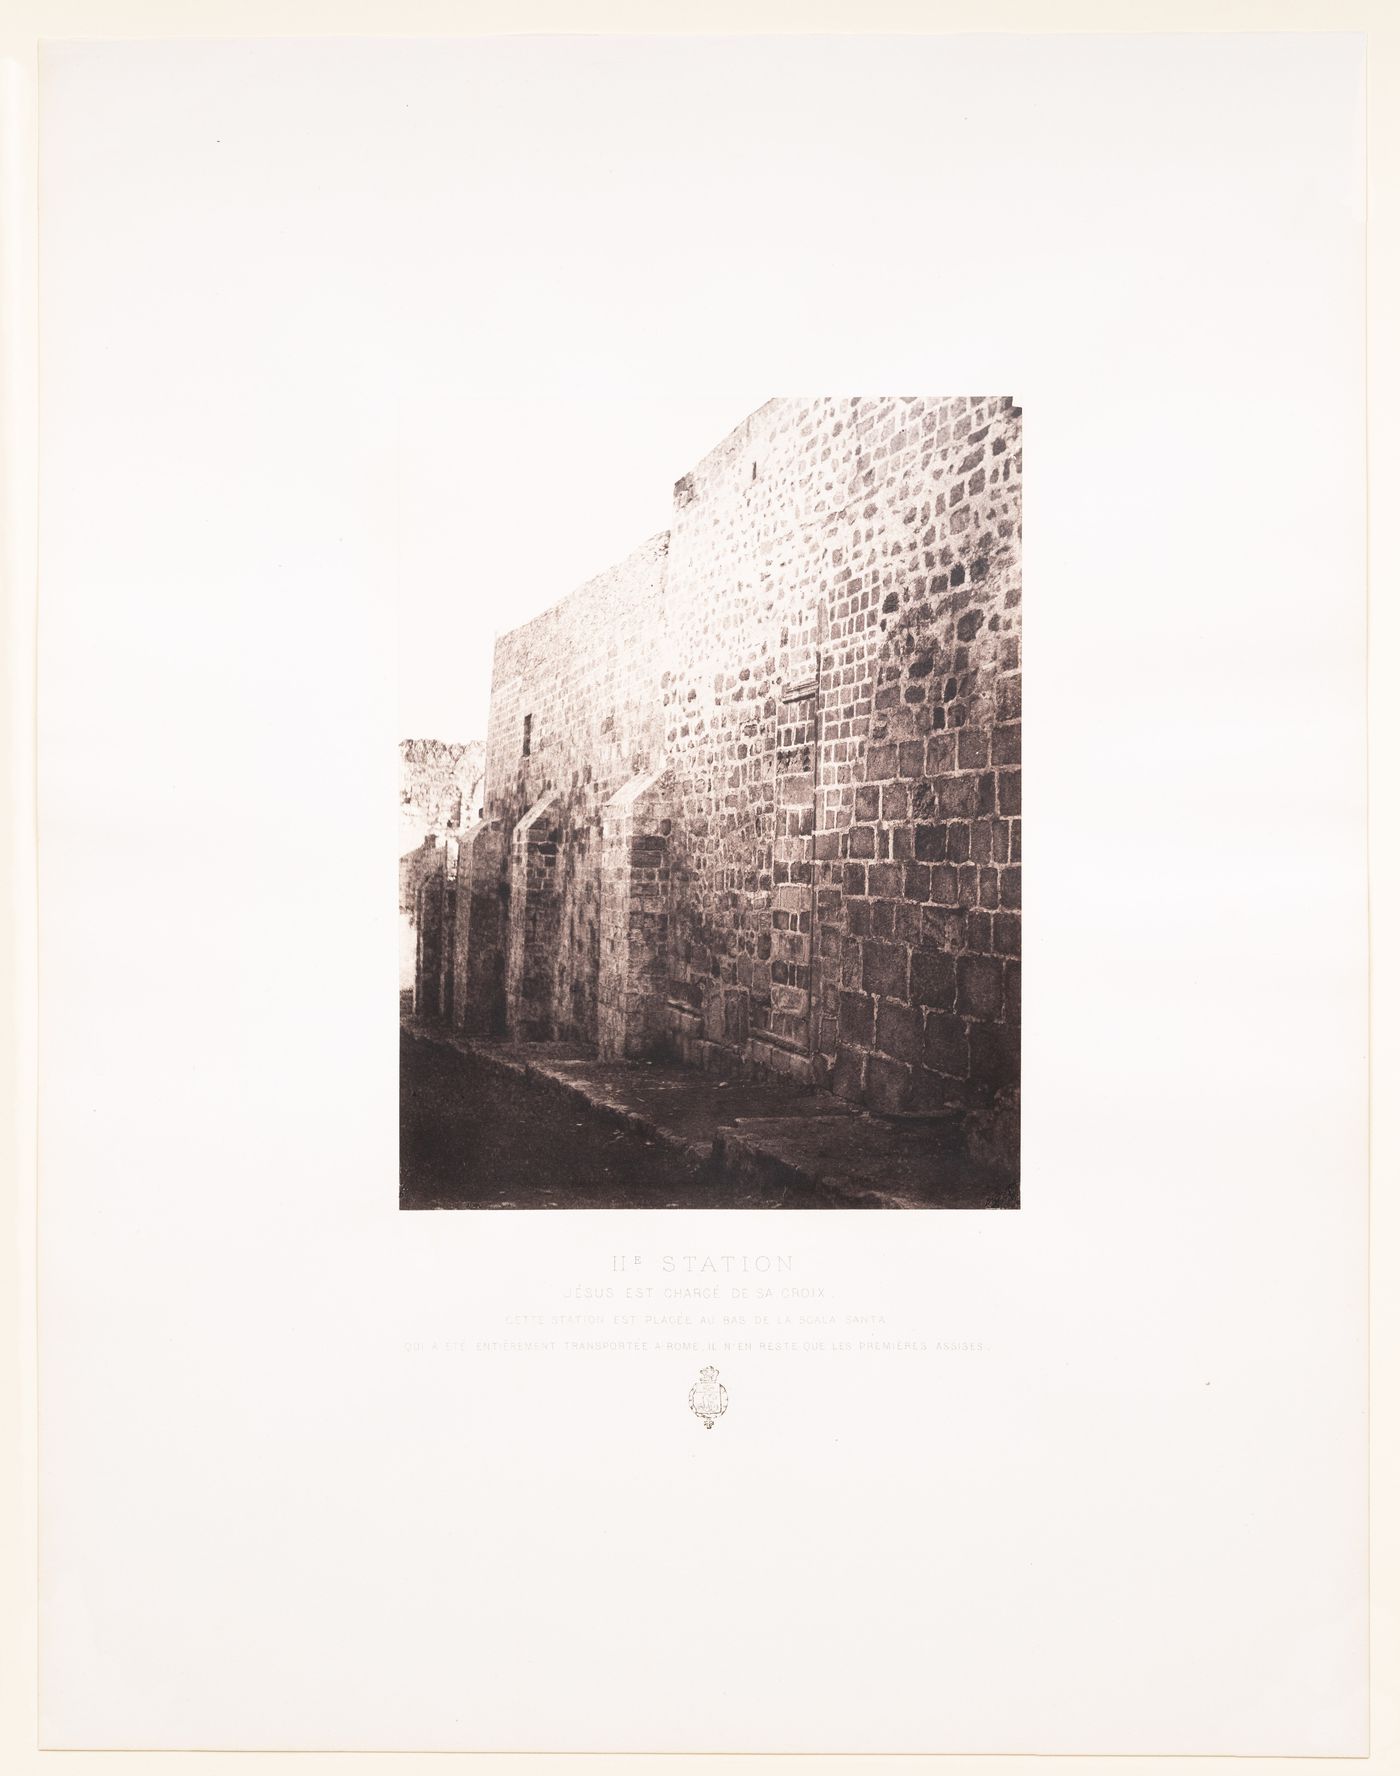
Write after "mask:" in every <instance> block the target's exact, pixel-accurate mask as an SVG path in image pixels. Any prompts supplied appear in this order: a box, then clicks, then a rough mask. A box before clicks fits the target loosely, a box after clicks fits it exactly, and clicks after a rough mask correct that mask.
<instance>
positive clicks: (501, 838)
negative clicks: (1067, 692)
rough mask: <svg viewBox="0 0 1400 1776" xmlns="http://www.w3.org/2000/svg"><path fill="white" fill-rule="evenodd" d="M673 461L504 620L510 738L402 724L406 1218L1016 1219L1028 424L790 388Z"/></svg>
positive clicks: (922, 402) (489, 725) (1001, 399)
mask: <svg viewBox="0 0 1400 1776" xmlns="http://www.w3.org/2000/svg"><path fill="white" fill-rule="evenodd" d="M678 467H680V468H681V469H682V470H683V472H680V473H679V474H678V473H677V468H678ZM655 474H656V481H657V483H658V487H659V489H660V490H661V491H662V492H663V493H664V490H665V489H666V488H667V487H669V488H670V489H671V491H670V519H669V525H668V526H667V528H665V529H663V530H661V531H660V532H659V533H658V534H654V535H651V536H649V537H646V538H644V539H643V538H639V539H638V541H637V543H636V546H635V547H634V548H633V549H632V551H631V552H630V553H629V554H627V555H626V556H625V557H624V558H623V559H620V560H616V561H614V562H613V563H612V564H610V565H607V566H603V567H602V568H601V571H594V572H593V573H592V576H591V577H586V570H585V573H584V574H581V575H580V581H579V582H576V583H575V584H574V585H573V586H572V587H571V586H568V585H565V586H561V587H560V588H559V596H558V599H557V602H554V603H551V604H550V605H549V606H548V607H547V608H545V609H543V610H541V611H540V612H539V614H537V615H534V616H533V617H531V618H530V619H529V620H527V621H525V622H522V623H521V624H519V625H518V626H512V627H508V628H503V630H502V631H501V632H498V633H496V634H495V635H494V636H493V635H491V634H490V633H488V632H487V631H486V624H487V623H488V622H489V620H490V616H489V613H490V612H491V611H492V610H493V608H494V609H499V608H500V607H499V605H497V606H493V605H492V604H491V602H490V601H487V602H484V603H483V605H482V613H483V614H482V619H481V622H482V632H481V633H480V635H479V637H478V638H477V648H478V650H479V651H480V652H482V653H484V652H486V651H487V650H491V671H490V694H489V711H488V714H487V717H486V724H485V731H484V732H470V731H466V730H465V729H463V730H462V731H457V732H450V733H439V734H434V735H426V734H415V735H413V736H411V737H407V738H405V739H404V740H403V741H402V744H401V748H400V752H401V761H400V762H401V788H400V797H401V803H400V828H399V841H400V862H399V929H400V980H399V989H400V1019H401V1025H402V1034H401V1057H400V1205H401V1207H403V1208H411V1209H413V1208H498V1209H524V1208H593V1209H599V1208H794V1209H857V1208H859V1209H867V1208H885V1209H921V1208H933V1209H955V1208H966V1209H1006V1208H1016V1207H1018V1206H1019V1201H1020V1131H1019V1118H1020V1061H1021V1051H1020V1001H1021V961H1020V958H1021V906H1022V889H1021V768H1020V764H1021V678H1022V659H1021V591H1022V576H1021V474H1022V453H1021V409H1020V407H1019V406H1018V405H1017V404H1016V401H1015V400H1014V398H1013V397H1011V396H1009V395H999V396H981V395H969V396H961V395H953V396H915V395H902V396H886V397H877V396H868V397H867V396H856V397H823V398H816V399H797V398H783V399H777V400H771V401H769V402H767V403H766V404H765V405H763V406H761V407H759V408H758V409H757V410H756V411H753V412H751V413H749V414H747V415H746V416H745V415H744V414H742V413H738V414H736V415H735V424H734V428H733V430H732V431H731V432H730V433H729V434H728V436H726V437H724V438H722V439H721V440H720V441H719V442H718V443H717V444H716V445H715V446H714V448H713V449H712V450H710V452H709V454H708V455H705V456H704V457H703V459H702V460H700V461H698V462H695V463H693V464H690V465H675V464H672V463H666V462H658V463H657V464H656V467H655ZM407 645H408V649H409V653H410V667H409V670H410V671H411V669H412V668H411V659H412V649H413V648H415V647H417V648H427V649H431V648H432V647H433V646H434V638H433V637H432V636H428V635H415V636H412V637H411V638H410V640H409V642H408V644H407ZM469 714H470V712H469V711H468V710H466V709H464V711H463V719H466V718H467V717H468V716H469Z"/></svg>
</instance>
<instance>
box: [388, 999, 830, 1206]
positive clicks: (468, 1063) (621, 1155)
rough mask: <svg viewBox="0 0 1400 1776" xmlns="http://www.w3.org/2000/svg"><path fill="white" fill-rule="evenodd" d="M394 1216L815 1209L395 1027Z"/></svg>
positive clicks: (814, 1201)
mask: <svg viewBox="0 0 1400 1776" xmlns="http://www.w3.org/2000/svg"><path fill="white" fill-rule="evenodd" d="M399 1206H400V1207H401V1208H405V1209H676V1208H682V1209H736V1208H739V1209H764V1208H772V1209H776V1208H788V1209H793V1208H825V1207H829V1206H830V1205H829V1203H828V1202H826V1201H824V1200H823V1199H821V1198H820V1197H818V1196H816V1195H815V1194H813V1195H811V1196H807V1195H806V1194H805V1193H804V1192H802V1191H801V1189H800V1187H796V1186H786V1187H785V1186H781V1185H776V1186H765V1185H764V1184H762V1183H758V1182H754V1181H751V1180H746V1179H734V1178H732V1177H729V1176H727V1175H726V1174H725V1173H724V1172H723V1171H722V1170H721V1169H720V1168H718V1167H717V1166H714V1165H713V1164H711V1165H706V1166H696V1165H693V1164H691V1163H690V1162H688V1161H687V1160H686V1159H685V1157H684V1156H683V1155H681V1154H678V1153H676V1152H675V1151H674V1150H673V1149H672V1148H669V1147H667V1146H664V1145H663V1144H661V1143H659V1142H653V1141H650V1140H648V1139H647V1138H646V1137H645V1136H643V1135H640V1134H637V1133H634V1132H633V1131H631V1130H627V1129H619V1128H616V1127H614V1126H612V1125H610V1124H609V1122H608V1121H607V1120H606V1119H605V1118H604V1117H602V1116H600V1115H597V1114H596V1113H593V1112H590V1111H589V1110H588V1109H587V1108H586V1107H584V1106H580V1105H575V1104H571V1103H567V1102H564V1101H562V1100H560V1099H559V1098H558V1097H557V1096H555V1095H554V1094H551V1093H549V1092H545V1091H540V1090H538V1089H533V1088H532V1087H531V1086H530V1085H529V1083H528V1082H526V1081H524V1080H521V1079H517V1078H511V1077H508V1076H503V1075H502V1074H501V1073H500V1072H499V1071H498V1070H495V1069H492V1068H489V1067H486V1066H484V1065H483V1064H482V1063H481V1062H480V1061H477V1060H475V1059H474V1058H473V1057H472V1056H471V1055H469V1054H463V1053H461V1052H459V1051H457V1050H454V1049H450V1048H447V1047H444V1046H442V1045H441V1044H438V1043H434V1042H429V1041H424V1040H422V1039H421V1038H418V1037H415V1036H413V1035H411V1034H409V1033H408V1032H405V1033H404V1035H403V1037H402V1040H401V1043H400V1050H399Z"/></svg>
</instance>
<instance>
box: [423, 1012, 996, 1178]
mask: <svg viewBox="0 0 1400 1776" xmlns="http://www.w3.org/2000/svg"><path fill="white" fill-rule="evenodd" d="M399 1102H400V1129H399V1204H400V1207H401V1208H406V1209H832V1208H864V1209H917V1208H950V1209H951V1208H980V1209H991V1208H1015V1207H1016V1206H1017V1203H1018V1191H1017V1186H1016V1184H1015V1182H1014V1180H1009V1179H1007V1178H1006V1177H1004V1176H1003V1175H1002V1174H1000V1173H997V1172H994V1171H991V1170H990V1169H989V1168H987V1167H985V1166H980V1165H977V1164H974V1163H973V1162H972V1161H971V1160H969V1159H968V1158H967V1157H966V1155H965V1154H964V1153H963V1151H962V1147H961V1136H960V1130H959V1128H958V1126H957V1124H956V1122H946V1123H927V1122H920V1123H896V1122H886V1121H883V1120H880V1119H877V1118H872V1117H868V1116H864V1115H861V1114H858V1113H856V1112H854V1111H853V1110H851V1109H850V1108H848V1107H847V1106H845V1105H843V1104H841V1103H840V1102H839V1101H838V1100H836V1099H834V1098H832V1097H831V1096H830V1095H829V1094H828V1093H825V1092H816V1091H811V1090H804V1089H802V1088H800V1087H796V1086H792V1085H788V1084H784V1083H781V1082H761V1081H752V1080H739V1079H735V1080H725V1079H721V1078H717V1077H716V1076H715V1075H713V1074H708V1073H698V1072H695V1071H694V1070H692V1069H688V1068H681V1067H668V1066H661V1065H655V1066H653V1065H649V1064H646V1063H640V1062H612V1063H610V1062H603V1061H598V1060H597V1059H595V1058H593V1057H591V1056H590V1055H589V1054H588V1052H587V1051H586V1050H585V1049H583V1048H580V1047H576V1046H572V1045H569V1044H552V1043H530V1044H504V1043H502V1044H486V1043H476V1042H471V1041H467V1040H463V1039H461V1038H456V1037H453V1036H451V1035H449V1034H448V1032H447V1031H445V1030H444V1029H443V1028H442V1027H441V1026H440V1025H435V1024H431V1023H428V1022H426V1021H424V1020H420V1019H407V1020H405V1022H404V1027H403V1033H402V1038H401V1044H400V1061H399Z"/></svg>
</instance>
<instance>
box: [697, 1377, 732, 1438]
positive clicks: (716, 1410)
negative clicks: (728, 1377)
mask: <svg viewBox="0 0 1400 1776" xmlns="http://www.w3.org/2000/svg"><path fill="white" fill-rule="evenodd" d="M728 1404H729V1395H728V1394H727V1393H726V1392H725V1391H724V1384H723V1382H721V1380H720V1378H719V1370H718V1369H711V1368H705V1369H702V1370H701V1371H700V1379H699V1381H697V1382H696V1384H695V1386H694V1387H693V1388H691V1390H690V1410H691V1411H692V1412H693V1413H694V1414H695V1416H696V1417H697V1418H698V1419H699V1420H700V1422H701V1423H702V1424H703V1425H704V1427H705V1429H706V1430H707V1431H712V1430H713V1429H714V1428H715V1420H716V1419H717V1418H719V1417H720V1416H721V1415H722V1414H723V1412H724V1410H725V1408H726V1407H727V1406H728Z"/></svg>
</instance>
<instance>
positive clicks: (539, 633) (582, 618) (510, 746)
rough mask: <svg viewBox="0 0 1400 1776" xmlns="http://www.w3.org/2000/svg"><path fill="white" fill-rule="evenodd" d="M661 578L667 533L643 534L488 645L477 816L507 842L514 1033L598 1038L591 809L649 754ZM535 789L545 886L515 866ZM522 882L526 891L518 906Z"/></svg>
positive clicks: (642, 766) (599, 836)
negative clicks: (547, 830) (547, 800)
mask: <svg viewBox="0 0 1400 1776" xmlns="http://www.w3.org/2000/svg"><path fill="white" fill-rule="evenodd" d="M665 574H666V538H665V537H664V536H660V537H654V538H653V539H652V540H651V541H650V542H648V543H644V544H643V545H642V547H641V548H639V549H637V550H635V551H634V552H633V553H632V554H631V555H629V556H628V558H627V559H626V560H625V561H623V562H620V563H619V564H618V565H617V566H616V567H614V568H610V569H609V570H608V572H606V573H603V574H599V575H598V577H597V578H596V579H593V580H590V581H589V582H588V584H587V585H585V586H583V587H581V588H580V589H579V590H578V591H577V592H575V593H574V594H573V595H572V596H571V597H569V598H565V599H563V600H562V601H561V602H560V603H559V604H556V605H554V606H553V607H552V608H551V609H549V610H547V611H545V612H544V613H543V614H542V615H541V616H539V617H536V618H535V620H534V621H533V622H531V623H527V624H525V625H524V626H523V627H522V628H520V629H516V630H514V631H512V632H511V633H510V634H508V635H503V636H502V637H501V638H500V639H499V641H498V642H497V643H496V653H495V660H494V662H493V666H492V679H491V715H490V723H489V726H488V729H487V736H486V806H485V813H486V817H487V818H488V819H493V820H498V821H500V823H501V825H502V828H503V829H504V832H505V834H506V835H507V840H508V844H507V863H508V866H509V871H510V874H509V881H508V885H507V887H508V892H507V901H506V917H507V921H508V923H509V928H510V937H509V940H508V944H507V951H508V955H513V957H514V960H513V962H510V963H508V972H509V969H510V968H513V969H514V971H515V972H514V976H513V978H514V979H515V980H516V981H517V982H518V983H519V985H520V988H521V989H523V988H524V987H525V984H526V983H527V982H528V991H529V997H530V1005H529V1008H528V1010H527V1011H520V1010H519V1009H518V1007H517V1008H516V1009H512V1007H511V994H510V990H509V986H508V988H507V995H506V999H507V1012H506V1017H507V1023H508V1024H510V1025H512V1026H513V1027H515V1028H516V1029H517V1030H519V1029H521V1028H522V1027H523V1024H524V1023H525V1022H528V1023H529V1024H530V1025H531V1027H532V1028H533V1029H543V1028H545V1027H546V1026H547V1027H548V1029H549V1032H550V1034H552V1035H553V1036H556V1037H559V1038H577V1039H582V1040H584V1041H589V1042H592V1041H595V1040H596V1039H597V1034H598V976H599V966H600V955H601V950H600V907H601V896H602V841H603V808H604V805H605V804H606V802H607V801H608V800H609V798H610V797H612V796H613V795H614V794H615V793H616V792H617V791H618V790H619V789H620V788H622V786H623V785H624V784H625V783H626V782H627V781H628V780H629V779H630V778H632V777H634V776H635V775H637V773H638V772H641V771H644V770H646V769H647V768H648V766H649V764H650V761H651V759H652V758H653V756H654V755H655V754H656V753H657V752H658V750H659V746H660V739H661V712H660V709H659V706H658V702H657V698H656V693H655V686H656V680H657V675H658V671H659V667H658V660H659V654H660V649H661V646H662V639H663V636H664V633H665V613H664V597H665ZM545 796H552V797H553V802H552V808H551V812H550V815H549V820H550V821H551V823H552V826H553V828H555V829H557V832H558V834H559V839H558V847H557V853H556V855H555V856H554V857H553V859H552V863H553V879H552V880H551V881H548V882H547V881H546V880H545V876H544V874H543V873H542V872H541V871H540V870H539V869H538V868H537V869H536V870H535V873H534V875H533V876H532V875H531V874H530V872H529V871H528V870H527V869H525V868H524V867H523V865H522V867H521V869H520V871H519V872H517V868H516V865H515V862H514V861H513V860H515V859H517V858H518V857H520V856H521V855H522V843H521V841H523V839H524V837H525V835H524V834H523V833H522V832H521V831H520V829H521V824H522V822H524V821H525V820H526V818H527V816H528V815H529V814H530V811H531V810H532V809H533V808H534V807H535V806H536V804H537V803H539V802H540V800H541V798H543V797H545ZM542 833H543V829H542V828H541V829H540V830H539V831H537V832H536V834H535V845H534V858H535V863H536V865H539V864H541V863H542V862H543V861H544V852H543V851H542V850H541V849H540V847H541V845H542V844H543V843H544V840H543V837H542ZM527 881H533V882H534V883H535V886H536V894H537V897H536V900H535V902H534V903H533V904H532V905H528V906H527V905H520V906H518V905H517V898H518V897H516V890H517V889H518V890H519V891H520V893H521V894H523V893H524V891H525V886H526V883H527ZM517 911H519V913H520V914H521V916H520V917H517V916H516V914H517ZM511 946H514V949H513V950H512V948H511ZM517 999H518V993H517Z"/></svg>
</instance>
